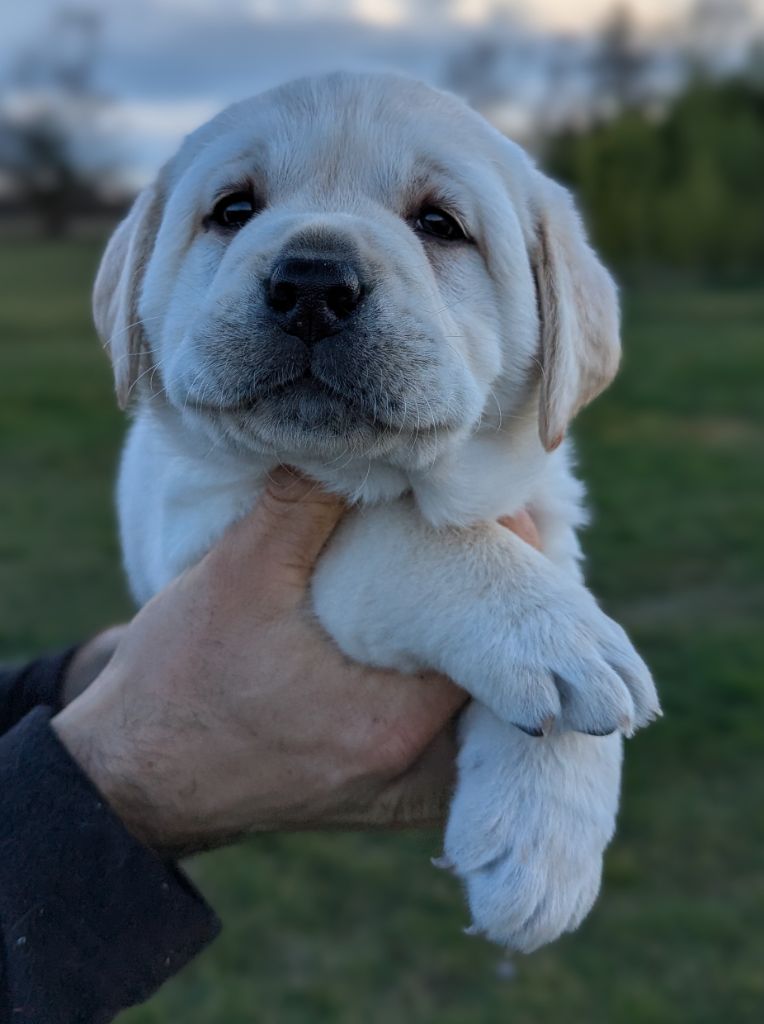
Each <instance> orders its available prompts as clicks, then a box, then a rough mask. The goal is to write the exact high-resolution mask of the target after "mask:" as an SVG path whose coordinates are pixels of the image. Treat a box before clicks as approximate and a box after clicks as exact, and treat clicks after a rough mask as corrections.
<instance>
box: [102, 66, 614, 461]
mask: <svg viewBox="0 0 764 1024" xmlns="http://www.w3.org/2000/svg"><path fill="white" fill-rule="evenodd" d="M543 180H544V179H542V178H541V176H540V175H539V174H538V172H536V171H535V170H534V169H533V168H532V167H531V165H530V164H529V163H528V161H527V160H526V159H525V157H524V156H523V155H522V154H521V152H520V151H519V150H517V149H516V147H512V146H511V145H510V144H509V143H507V142H506V141H505V140H503V139H501V138H500V137H499V136H498V135H497V134H496V133H494V132H493V131H492V129H490V128H489V126H488V125H487V124H486V123H485V122H483V121H482V120H481V119H480V118H478V117H477V115H475V114H473V113H472V112H470V111H468V110H467V109H466V108H465V107H463V106H462V105H461V104H460V103H459V102H458V101H456V100H454V99H452V98H450V97H447V96H444V95H442V94H440V93H437V92H435V91H434V90H431V89H429V88H427V87H425V86H422V85H420V84H418V83H415V82H409V81H405V80H402V79H398V78H393V77H391V76H357V75H356V76H329V77H325V78H320V79H316V80H312V81H311V80H308V81H301V82H297V83H294V84H292V85H290V86H286V87H283V88H282V89H279V90H276V91H275V92H272V93H268V94H265V95H264V96H262V97H258V98H256V99H255V100H252V101H248V102H246V103H243V104H239V105H238V106H235V107H233V108H230V109H229V110H228V111H226V112H224V113H223V114H222V115H220V116H219V117H218V118H216V119H215V120H214V121H212V122H210V123H209V124H208V125H206V126H204V127H203V128H202V129H200V130H199V131H198V132H196V133H195V134H194V135H192V136H190V137H189V139H187V140H186V143H185V144H184V146H183V147H182V149H181V151H180V153H179V154H178V155H177V157H176V158H175V159H174V160H173V161H171V163H170V164H169V165H168V167H166V168H165V170H164V171H163V173H162V175H161V176H160V179H159V181H158V182H157V184H156V185H155V186H153V188H152V189H151V190H149V192H148V193H146V194H144V196H143V197H142V198H141V199H139V201H138V203H137V205H136V208H135V209H134V211H133V213H132V214H131V216H130V218H128V221H126V222H125V224H124V225H123V227H122V228H121V229H120V232H118V234H117V236H115V239H114V241H113V242H112V245H111V247H110V251H109V252H107V256H106V258H105V261H104V265H103V267H102V271H101V275H100V277H99V281H98V283H97V288H96V318H97V321H99V327H100V328H101V333H102V336H104V338H105V339H106V340H108V341H109V342H110V345H111V348H112V355H113V357H114V359H115V369H116V371H117V380H118V387H119V390H120V391H121V392H122V397H123V399H124V398H126V397H127V394H128V393H129V392H130V391H131V390H133V391H137V393H139V394H143V395H151V394H153V395H154V396H155V398H157V397H159V398H160V400H164V401H168V402H169V403H170V404H171V405H172V406H173V407H175V409H177V410H178V411H180V413H181V414H182V415H183V416H184V417H186V418H188V419H190V420H193V421H194V422H196V423H197V424H201V425H203V426H204V427H205V429H206V430H207V431H208V432H210V433H211V434H212V435H213V437H214V438H215V440H216V441H218V442H219V443H229V444H232V445H234V446H236V447H237V448H242V447H244V448H246V449H250V450H254V451H257V452H261V453H268V454H273V455H274V456H276V457H278V458H281V459H288V458H290V457H292V458H299V457H300V456H310V457H312V458H315V457H318V458H328V459H331V458H340V457H343V456H351V457H352V456H353V455H363V456H367V457H369V458H377V457H383V458H385V459H387V460H389V461H391V462H393V463H394V464H397V465H402V466H414V465H422V464H423V463H427V462H428V461H431V460H432V459H433V458H434V457H436V456H437V454H439V452H440V451H442V449H443V448H444V447H445V446H447V445H452V444H455V443H457V442H458V439H459V438H460V437H464V436H465V435H467V434H469V433H471V432H472V431H474V430H475V429H476V428H477V427H478V425H481V426H486V425H487V426H492V425H493V426H494V427H495V426H496V425H497V424H498V423H499V422H500V421H501V420H502V419H503V418H505V417H506V416H507V414H509V415H511V414H512V412H513V410H516V409H518V408H520V407H521V406H522V405H523V403H527V402H528V400H529V398H531V397H532V396H533V394H534V389H536V385H537V384H538V380H539V366H540V365H541V364H544V363H546V364H548V367H549V372H553V369H554V368H553V365H552V364H553V362H554V359H553V357H552V354H551V353H550V354H548V356H547V358H545V356H544V351H543V349H544V343H543V330H542V328H543V320H544V314H545V304H546V305H547V306H548V305H549V302H550V301H553V302H554V303H556V307H555V309H549V310H548V315H549V316H550V317H552V318H554V320H555V324H554V330H555V332H556V333H557V335H559V333H560V323H559V321H560V320H561V319H562V321H564V320H565V317H566V315H569V317H570V318H573V319H575V317H576V316H577V315H578V317H579V319H580V318H581V316H582V315H584V316H585V315H586V314H585V312H584V314H581V313H578V314H577V313H576V311H575V310H573V311H569V310H563V311H561V310H560V309H559V308H558V307H559V305H560V301H562V302H563V303H566V304H573V305H576V304H579V305H580V304H582V303H583V305H584V309H588V308H589V307H593V308H594V309H595V310H596V312H595V315H593V316H590V317H589V319H590V320H591V330H592V334H593V336H595V337H593V343H594V348H595V349H596V348H597V345H598V344H599V343H598V341H597V338H599V337H600V336H601V335H602V334H603V330H602V326H601V324H600V323H599V321H600V320H601V313H600V312H599V310H598V307H599V306H601V305H602V302H603V299H602V294H601V293H602V292H603V287H604V288H605V290H606V289H607V286H609V280H608V282H607V285H605V286H603V279H597V280H595V287H592V289H591V291H592V294H590V295H585V294H583V293H582V289H581V288H579V287H578V285H576V283H575V281H574V282H573V284H572V285H569V286H568V291H569V292H570V294H569V295H568V294H565V290H566V283H565V281H560V280H559V278H560V274H559V272H558V270H557V263H558V262H559V260H560V259H563V262H564V261H565V259H566V258H568V257H566V256H562V257H561V256H560V254H559V253H558V252H550V251H549V249H550V244H549V243H547V244H546V246H545V237H546V234H548V232H546V229H545V225H546V223H547V222H548V220H549V206H550V205H552V206H553V205H554V196H549V195H548V196H544V195H540V193H543V188H542V187H541V182H542V181H543ZM557 199H558V201H559V196H558V197H557ZM563 207H564V204H563V206H562V207H561V211H562V212H561V217H562V220H563V221H564V220H565V218H566V217H567V218H568V221H570V219H571V218H572V217H573V215H572V214H571V212H570V210H569V209H568V208H566V207H565V208H563ZM562 226H563V228H566V224H565V223H563V225H562ZM567 234H568V235H571V241H570V247H571V254H570V256H571V257H572V258H573V259H576V258H579V257H580V256H581V254H582V253H583V257H582V259H583V262H584V263H586V261H587V260H588V261H589V262H590V263H591V264H593V266H594V267H595V268H596V269H597V271H598V272H599V273H601V274H604V272H601V270H600V268H599V265H598V264H596V263H595V261H594V260H593V257H592V256H591V253H590V251H589V250H588V249H587V248H586V247H585V243H584V242H583V236H581V232H580V228H579V226H578V224H577V223H576V222H575V221H574V222H573V225H572V227H571V225H570V223H568V224H567ZM563 237H565V231H563ZM559 245H560V243H559V242H555V241H552V242H551V248H559ZM583 270H584V275H585V274H586V272H587V271H588V272H589V276H590V277H592V270H591V267H587V266H585V267H584V268H583ZM572 274H573V278H575V271H573V272H572ZM550 275H552V276H553V277H555V278H556V279H555V280H554V281H551V282H550V288H551V291H552V292H553V293H554V297H553V299H549V296H548V295H547V292H548V291H549V289H548V288H547V286H546V278H547V277H549V276H550ZM115 276H116V279H115ZM564 276H565V275H564V274H563V277H564ZM594 278H597V274H596V273H595V274H594V275H593V278H592V279H594ZM584 280H585V277H584ZM577 289H578V294H575V293H576V290H577ZM610 290H611V291H612V286H610ZM539 291H540V293H541V294H539ZM607 298H608V297H607V296H605V304H606V305H607ZM612 305H613V308H614V307H615V303H614V299H613V301H612ZM612 315H613V316H615V314H614V313H613V314H612ZM616 319H617V317H616ZM123 320H124V321H125V324H124V325H123V324H122V321H123ZM563 326H564V324H563ZM120 329H122V330H123V332H124V333H125V334H126V337H123V338H122V339H121V340H120V339H119V336H118V334H117V333H116V332H118V331H119V330H120ZM608 329H609V332H610V334H613V333H614V332H613V330H612V325H609V327H608V328H606V331H605V333H607V330H608ZM574 333H575V328H574ZM615 333H616V334H617V330H616V332H615ZM562 344H563V345H567V346H568V347H569V348H570V349H571V351H572V350H573V348H575V346H576V345H579V347H580V344H579V341H578V340H577V339H576V338H575V337H574V338H572V339H571V340H569V341H565V340H564V339H563V342H562ZM612 344H613V343H612V341H608V343H607V344H606V345H605V346H604V348H605V349H608V350H609V349H612ZM590 348H591V345H590ZM600 348H603V346H602V344H600ZM611 357H612V353H610V355H608V356H607V359H606V362H609V363H612V358H611ZM120 361H121V365H120ZM594 361H595V362H596V359H595V360H594ZM589 363H592V360H591V359H589ZM568 372H569V375H573V374H574V373H578V374H579V376H582V380H581V381H578V382H577V383H576V382H575V381H574V382H573V387H574V390H576V391H577V394H576V395H575V396H573V397H569V398H568V399H567V400H566V401H567V404H568V405H569V406H574V405H576V404H581V402H582V401H585V400H586V399H587V397H591V394H588V396H587V395H585V394H584V393H583V392H587V391H588V392H591V391H592V390H597V389H598V388H599V386H600V385H599V384H597V385H595V387H594V388H593V387H592V386H591V382H589V384H588V385H585V386H584V382H583V377H586V375H587V373H588V372H589V371H588V370H587V369H586V367H585V366H582V367H573V366H572V365H571V367H570V368H569V371H568ZM609 372H610V368H609V366H608V368H606V369H605V371H604V375H607V374H608V373H609ZM592 373H593V374H594V376H598V377H602V376H603V371H602V369H601V368H599V369H598V368H597V367H595V369H594V370H593V371H592ZM590 375H591V374H590ZM149 385H150V386H149ZM558 390H559V389H558ZM554 397H555V396H553V395H550V396H549V401H552V400H553V399H554ZM545 403H546V404H548V402H547V400H545V399H544V398H543V396H542V406H543V405H544V404H545ZM571 414H572V413H571V412H570V409H566V410H565V411H563V412H562V414H561V416H557V419H558V420H565V419H566V417H567V418H569V415H571ZM543 416H544V412H543V409H542V438H543V439H544V440H545V443H547V445H548V446H551V444H552V443H554V441H555V440H556V437H557V435H556V434H555V435H554V436H551V433H550V431H555V430H557V432H558V433H559V429H558V428H559V424H558V423H556V422H555V423H552V422H551V421H550V422H549V423H547V424H546V428H548V429H547V433H550V436H548V437H544V431H545V426H544V423H543ZM562 426H563V428H564V423H563V424H562Z"/></svg>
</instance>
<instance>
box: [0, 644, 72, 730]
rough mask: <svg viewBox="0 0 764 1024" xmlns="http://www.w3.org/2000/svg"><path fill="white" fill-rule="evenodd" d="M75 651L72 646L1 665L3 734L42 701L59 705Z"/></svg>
mask: <svg viewBox="0 0 764 1024" xmlns="http://www.w3.org/2000/svg"><path fill="white" fill-rule="evenodd" d="M76 651H77V648H76V647H70V648H69V649H68V650H66V651H62V652H60V653H59V654H53V655H50V656H48V657H45V658H38V659H37V661H32V662H30V663H29V664H28V665H20V666H17V667H15V668H0V735H2V733H4V732H7V731H8V729H10V728H11V726H12V725H15V724H16V722H20V721H21V719H22V718H23V717H24V715H26V714H27V713H28V712H30V711H31V710H32V708H36V707H38V706H39V705H40V704H46V705H47V706H48V707H50V708H53V709H54V710H56V711H58V710H59V709H60V706H61V685H62V683H63V681H64V673H65V672H66V670H67V668H68V667H69V662H70V661H71V660H72V658H73V657H74V655H75V652H76Z"/></svg>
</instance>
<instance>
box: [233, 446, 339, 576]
mask: <svg viewBox="0 0 764 1024" xmlns="http://www.w3.org/2000/svg"><path fill="white" fill-rule="evenodd" d="M345 511H346V505H345V502H344V500H343V499H342V498H341V497H339V496H338V495H335V494H330V493H329V492H328V491H325V490H323V488H322V487H321V485H320V484H318V483H316V482H315V481H314V480H309V479H307V477H304V476H300V475H299V474H298V473H296V472H295V471H294V470H290V469H287V468H286V467H283V466H280V467H278V469H275V470H273V471H272V472H271V473H270V474H269V478H268V483H267V486H266V488H265V491H264V493H263V495H262V497H261V498H260V500H259V502H258V503H257V505H256V506H255V508H254V509H253V511H252V512H251V513H250V514H249V515H248V516H247V517H245V518H244V519H243V520H241V522H239V523H237V524H236V525H235V526H234V527H233V528H232V530H231V531H230V534H229V545H230V546H229V552H228V554H229V558H232V559H236V558H242V559H246V560H248V561H249V560H251V558H252V556H253V555H256V557H257V563H258V573H259V575H260V576H261V577H265V578H268V577H270V578H271V579H274V577H275V578H276V579H277V580H279V581H281V582H288V583H289V584H290V585H293V586H295V587H297V588H298V589H300V590H304V589H305V587H306V586H307V585H308V582H309V581H310V576H311V574H312V572H313V568H314V566H315V564H316V561H317V560H318V556H319V555H320V554H321V551H322V549H323V548H324V545H325V544H326V542H327V541H328V540H329V538H330V537H331V535H332V533H333V532H334V529H335V528H336V526H337V524H338V523H339V521H340V519H341V518H342V516H343V515H344V513H345Z"/></svg>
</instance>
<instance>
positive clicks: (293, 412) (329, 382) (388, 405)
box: [184, 368, 450, 436]
mask: <svg viewBox="0 0 764 1024" xmlns="http://www.w3.org/2000/svg"><path fill="white" fill-rule="evenodd" d="M361 376H362V374H361V373H360V372H359V379H358V380H357V381H356V382H355V386H354V387H352V388H351V387H350V386H347V385H344V384H343V383H340V382H337V381H335V380H334V379H332V378H331V377H329V376H328V375H327V376H324V375H323V374H321V375H319V373H317V372H316V371H315V370H314V369H312V368H308V369H301V370H300V371H297V372H294V373H292V374H289V375H287V374H285V373H284V372H282V373H281V374H279V375H278V376H277V377H275V379H271V380H268V381H262V382H259V383H258V385H257V386H256V387H255V388H253V389H252V390H251V391H250V392H249V393H248V394H246V395H244V396H240V395H236V396H235V397H233V398H232V399H223V400H222V401H221V402H219V403H213V402H210V401H209V399H201V397H200V399H199V400H197V399H196V398H195V396H194V395H193V394H191V395H189V397H188V400H187V402H185V403H184V404H185V407H186V408H192V409H194V410H195V411H197V412H199V413H202V414H206V415H209V416H213V417H216V418H222V419H223V420H225V421H226V422H228V423H231V422H234V423H236V424H237V425H238V426H239V427H240V428H241V427H244V426H245V425H246V424H247V423H252V425H256V423H257V422H259V421H262V420H264V419H266V420H267V421H268V423H269V426H270V428H273V426H275V424H276V423H277V422H280V423H282V424H283V425H284V426H285V427H286V426H288V427H289V428H290V429H291V430H294V429H300V428H302V429H307V430H310V431H311V432H314V433H315V432H318V431H325V432H329V433H332V434H343V435H347V434H350V433H354V432H358V431H360V432H363V433H368V432H369V431H373V432H374V433H377V434H387V433H395V434H396V435H401V434H403V433H408V432H409V430H410V431H411V432H412V433H416V434H418V435H420V436H424V435H427V434H428V433H431V432H446V431H448V430H449V427H450V425H449V424H447V423H445V422H431V421H430V420H429V419H427V418H426V417H424V416H422V415H421V414H419V413H417V414H416V417H415V420H416V421H415V423H414V424H412V425H409V424H408V423H407V420H408V419H409V418H410V416H411V413H412V409H411V408H410V407H409V405H408V404H407V403H406V402H401V401H396V400H393V399H390V398H389V397H387V396H384V395H380V394H379V393H377V391H376V390H375V389H371V388H370V387H368V386H366V387H364V385H363V383H362V382H361V380H360V378H361Z"/></svg>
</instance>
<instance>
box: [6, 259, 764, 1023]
mask: <svg viewBox="0 0 764 1024" xmlns="http://www.w3.org/2000/svg"><path fill="white" fill-rule="evenodd" d="M96 260H97V249H96V247H95V246H94V245H93V244H92V243H86V242H80V243H74V242H72V243H68V244H66V245H65V246H63V245H46V244H42V243H33V242H23V243H16V244H14V245H12V244H11V243H8V242H4V243H3V244H2V247H0V338H2V341H1V342H0V473H1V474H2V480H3V484H4V486H3V499H2V503H1V504H0V656H15V655H23V654H26V653H32V652H35V651H38V650H40V649H42V648H44V647H46V646H49V645H56V644H61V643H66V642H69V641H71V640H72V639H74V638H78V637H84V636H86V635H87V634H88V633H90V632H92V631H94V630H96V629H98V628H99V627H101V626H104V625H106V624H107V623H109V622H111V621H114V620H116V619H119V618H120V617H124V616H125V615H126V614H127V613H128V611H129V603H128V600H127V598H126V596H125V590H124V587H123V584H122V580H121V574H120V570H119V566H118V551H117V544H116V540H115V530H114V519H113V514H112V502H111V490H112V480H113V476H114V468H115V461H116V458H117V453H118V450H119V444H120V438H121V434H122V431H123V428H124V425H123V422H122V420H121V418H120V416H119V414H118V413H117V412H116V410H115V408H114V405H113V401H112V396H111V384H110V375H109V370H108V367H107V364H106V361H105V359H104V358H103V356H102V355H101V354H100V352H99V351H98V346H97V343H96V341H95V338H94V336H93V332H92V329H91V327H90V322H89V303H88V292H89V286H90V281H91V278H92V274H93V271H94V268H95V264H96ZM762 323H764V289H762V288H757V289H755V288H750V289H745V290H724V289H717V290H713V289H708V288H706V289H703V290H697V289H695V290H694V289H692V288H690V287H687V286H683V287H681V288H676V287H673V288H669V287H667V286H665V285H664V286H663V287H661V288H654V289H648V288H646V287H645V286H642V287H641V288H640V290H639V291H637V292H635V293H633V294H628V295H627V300H626V330H625V341H626V351H627V357H626V360H625V365H624V370H623V373H622V375H621V376H620V377H619V380H618V381H617V383H616V385H615V386H614V387H613V388H612V389H611V390H610V391H609V392H608V393H607V395H605V396H604V397H603V398H601V399H600V400H599V401H598V402H597V403H595V405H594V406H593V407H592V408H591V409H590V410H589V411H588V412H587V413H586V414H584V416H582V418H581V421H580V424H579V428H578V435H579V438H580V441H581V445H580V448H581V467H582V471H583V473H584V475H585V477H586V479H587V480H588V481H589V483H590V489H591V496H592V505H593V508H594V512H595V522H594V526H593V528H592V529H591V530H590V531H589V533H588V534H587V537H586V548H587V551H588V553H589V561H590V572H589V575H590V579H591V582H592V584H593V586H594V588H595V590H596V592H597V593H598V594H599V595H600V596H601V598H602V599H603V601H604V603H605V605H606V606H607V608H608V609H609V610H610V611H612V612H613V613H614V614H615V615H616V616H617V617H618V618H619V619H620V620H621V621H622V622H623V623H624V624H625V625H626V626H627V627H628V628H629V629H630V630H631V632H632V634H633V636H634V637H635V639H636V640H637V642H638V646H639V647H640V648H641V649H642V650H643V652H644V653H645V655H646V656H647V658H648V660H649V661H650V663H651V664H652V666H653V667H654V669H655V673H656V676H657V678H658V680H659V683H660V688H661V692H662V696H663V701H664V707H665V711H666V718H665V719H664V720H663V721H662V722H661V723H660V724H658V725H657V726H655V727H653V728H652V729H650V730H649V731H647V732H646V733H644V734H642V735H639V736H638V737H637V738H636V739H635V740H634V741H633V742H631V743H630V744H629V746H628V752H627V755H628V756H627V762H626V775H625V785H624V801H623V813H622V816H621V823H620V830H619V835H618V838H617V839H616V841H615V842H614V844H613V846H612V848H611V850H610V853H609V856H608V859H607V872H606V879H605V886H604V892H603V895H602V897H601V899H600V902H599V904H598V906H597V908H596V909H595V911H594V913H593V914H592V915H591V917H590V918H589V920H588V921H587V922H586V923H585V925H584V926H583V927H582V929H581V930H580V931H579V932H578V933H577V934H576V935H575V936H571V937H567V938H566V939H564V940H563V941H561V942H559V943H558V944H556V945H555V946H553V947H551V948H549V949H545V950H542V951H541V952H539V953H537V954H534V955H533V956H531V957H528V958H524V959H517V960H513V961H509V960H507V959H506V958H505V957H504V956H503V954H502V953H501V951H499V950H497V949H494V948H492V947H490V946H488V945H486V944H484V943H482V942H480V941H479V940H475V939H468V938H466V937H464V936H463V935H462V934H461V930H460V929H461V927H462V926H463V925H464V924H465V923H466V913H465V909H464V906H463V903H462V900H461V897H460V894H459V892H458V890H457V886H456V884H455V883H454V882H453V880H451V879H450V878H448V877H445V876H444V875H442V874H440V873H438V872H436V871H434V870H433V869H432V868H431V867H430V864H429V856H430V855H431V854H433V853H435V852H437V851H438V846H439V840H438V837H437V836H436V835H434V834H424V835H413V834H410V835H405V834H399V835H389V836H379V835H362V834H351V835H334V834H333V835H323V836H322V835H311V836H302V835H290V836H262V837H258V838H255V839H253V840H252V841H250V842H249V843H247V844H246V846H243V847H240V848H237V849H232V850H227V851H223V852H220V853H216V854H214V855H208V856H206V857H203V858H200V859H198V860H197V861H196V862H195V863H194V864H193V865H192V866H191V871H192V874H193V876H194V877H195V879H196V880H197V881H198V883H199V885H200V886H201V888H202V889H203V890H204V892H205V893H206V894H207V896H208V897H209V899H210V900H211V901H212V903H213V904H214V905H215V906H216V907H217V908H218V910H219V912H220V913H221V915H222V917H223V920H224V924H225V929H224V933H223V935H222V937H221V938H220V939H219V940H218V942H217V943H216V944H215V945H214V946H213V947H212V948H211V949H210V950H209V951H208V952H207V953H206V954H204V955H203V956H202V957H200V958H199V959H198V960H197V961H196V962H195V963H194V964H193V965H192V966H191V967H190V969H188V970H187V971H186V972H184V973H183V974H182V975H181V976H180V977H178V978H177V979H175V980H173V981H172V982H171V983H169V984H168V985H167V986H166V987H165V988H164V989H163V990H162V992H161V993H160V994H159V995H158V996H157V997H156V998H155V999H154V1000H153V1001H152V1002H151V1003H150V1004H149V1005H147V1006H145V1007H142V1008H139V1009H137V1010H135V1011H133V1012H131V1013H129V1014H127V1015H126V1016H125V1018H124V1020H125V1021H126V1024H160V1022H161V1024H165V1022H167V1024H169V1022H175V1021H183V1022H184V1024H245V1022H246V1024H272V1022H273V1024H276V1022H278V1024H309V1022H310V1024H319V1022H333V1024H357V1022H359V1021H363V1022H365V1024H382V1022H385V1024H386V1022H388V1021H390V1020H396V1021H400V1022H401V1024H425V1022H427V1024H429V1022H434V1021H437V1022H438V1024H467V1022H468V1024H499V1022H502V1024H503V1022H504V1021H512V1024H556V1022H569V1021H581V1022H585V1024H718V1022H719V1021H721V1020H724V1021H728V1022H731V1024H748V1022H751V1024H753V1022H758V1021H760V1020H761V1012H762V1007H763V1006H764V971H763V970H762V963H764V927H763V925H764V816H763V815H762V813H761V808H762V806H763V805H764V771H762V756H763V755H762V751H763V750H764V742H763V741H764V630H762V628H761V621H762V611H764V582H762V581H764V536H763V535H762V529H761V527H762V523H763V522H764V459H762V441H763V440H764V436H763V430H762V423H764V416H762V413H764V408H763V406H764V397H763V396H764V388H762V381H763V380H764V344H762V342H763V341H764V337H763V334H762Z"/></svg>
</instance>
